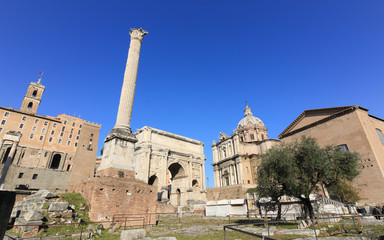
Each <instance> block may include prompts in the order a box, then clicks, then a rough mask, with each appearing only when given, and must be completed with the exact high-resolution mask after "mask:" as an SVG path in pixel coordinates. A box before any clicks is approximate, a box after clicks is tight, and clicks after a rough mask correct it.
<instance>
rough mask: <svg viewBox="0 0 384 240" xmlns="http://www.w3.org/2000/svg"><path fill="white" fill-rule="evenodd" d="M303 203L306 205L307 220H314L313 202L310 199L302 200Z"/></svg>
mask: <svg viewBox="0 0 384 240" xmlns="http://www.w3.org/2000/svg"><path fill="white" fill-rule="evenodd" d="M301 201H302V202H303V204H304V211H305V218H307V217H309V219H314V217H315V214H314V212H313V206H312V203H311V200H310V199H309V197H308V198H302V199H301Z"/></svg>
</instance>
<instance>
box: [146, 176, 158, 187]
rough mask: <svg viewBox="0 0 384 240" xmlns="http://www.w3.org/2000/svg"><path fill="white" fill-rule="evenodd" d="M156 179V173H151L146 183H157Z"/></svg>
mask: <svg viewBox="0 0 384 240" xmlns="http://www.w3.org/2000/svg"><path fill="white" fill-rule="evenodd" d="M157 180H158V178H157V177H156V175H152V176H151V177H150V178H149V179H148V185H157Z"/></svg>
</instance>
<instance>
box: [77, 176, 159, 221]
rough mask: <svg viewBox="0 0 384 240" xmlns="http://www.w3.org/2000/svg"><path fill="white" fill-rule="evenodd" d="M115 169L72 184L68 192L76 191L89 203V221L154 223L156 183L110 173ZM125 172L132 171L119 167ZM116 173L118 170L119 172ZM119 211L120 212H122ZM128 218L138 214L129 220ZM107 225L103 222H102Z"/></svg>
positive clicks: (156, 205) (156, 206) (156, 204)
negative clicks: (150, 183) (133, 219)
mask: <svg viewBox="0 0 384 240" xmlns="http://www.w3.org/2000/svg"><path fill="white" fill-rule="evenodd" d="M118 171H120V170H118V169H115V170H110V171H109V174H108V175H110V176H105V175H104V176H100V177H96V178H92V179H89V180H87V181H83V182H81V183H78V184H75V185H72V186H71V187H70V189H69V191H70V192H80V193H81V194H82V195H83V196H84V198H85V199H86V201H87V204H88V205H89V206H90V209H89V217H90V219H91V221H108V220H113V219H115V220H116V219H117V218H118V219H120V220H121V221H122V223H121V225H123V226H124V225H125V220H127V222H126V225H127V226H130V225H142V224H143V217H144V218H145V223H146V224H155V223H156V214H155V213H156V212H157V208H158V203H157V192H156V189H155V188H156V187H154V186H150V185H148V184H146V183H144V182H141V181H137V180H135V179H133V178H124V177H111V176H116V175H119V173H118ZM123 172H124V173H125V176H127V175H128V176H131V175H132V174H129V173H126V170H125V171H123ZM120 176H122V175H121V173H120ZM122 214H124V215H123V216H122ZM132 218H136V219H137V218H140V219H137V220H136V221H130V219H132ZM106 225H107V224H106Z"/></svg>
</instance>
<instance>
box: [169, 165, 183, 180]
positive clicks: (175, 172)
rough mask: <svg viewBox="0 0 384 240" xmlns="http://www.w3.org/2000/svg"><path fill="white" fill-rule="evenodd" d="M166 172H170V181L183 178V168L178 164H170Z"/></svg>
mask: <svg viewBox="0 0 384 240" xmlns="http://www.w3.org/2000/svg"><path fill="white" fill-rule="evenodd" d="M168 170H169V171H170V172H171V179H174V178H179V177H184V175H185V171H184V168H183V167H182V166H181V165H180V164H179V163H172V164H171V165H169V167H168Z"/></svg>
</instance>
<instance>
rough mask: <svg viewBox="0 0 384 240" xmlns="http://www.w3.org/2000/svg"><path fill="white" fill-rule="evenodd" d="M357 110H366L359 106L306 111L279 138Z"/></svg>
mask: <svg viewBox="0 0 384 240" xmlns="http://www.w3.org/2000/svg"><path fill="white" fill-rule="evenodd" d="M356 108H361V109H364V108H362V107H359V106H345V107H333V108H319V109H310V110H305V111H304V112H303V113H302V114H300V116H298V117H297V118H296V119H295V120H294V121H293V122H292V123H291V124H290V125H289V126H288V127H287V128H286V129H285V130H284V131H283V132H282V133H281V134H280V135H279V136H278V138H280V139H281V138H283V137H284V136H286V135H289V134H290V133H292V132H295V131H300V129H303V128H307V127H309V126H311V125H314V124H316V123H320V122H322V121H327V120H328V119H331V118H333V117H336V116H338V115H340V114H343V113H344V112H347V111H348V112H349V110H354V109H356ZM364 110H367V109H364Z"/></svg>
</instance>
